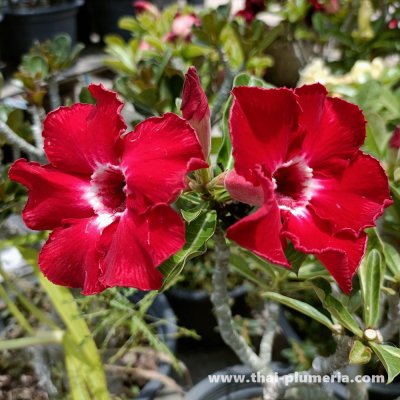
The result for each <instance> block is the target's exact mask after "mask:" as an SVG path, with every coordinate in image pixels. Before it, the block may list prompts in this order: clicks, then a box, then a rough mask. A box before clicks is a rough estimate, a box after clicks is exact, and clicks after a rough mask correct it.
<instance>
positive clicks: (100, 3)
mask: <svg viewBox="0 0 400 400" xmlns="http://www.w3.org/2000/svg"><path fill="white" fill-rule="evenodd" d="M132 4H133V1H132V0H89V1H87V7H88V10H89V13H90V15H91V19H92V26H93V29H94V31H95V32H96V33H98V34H99V35H100V36H101V37H104V36H105V35H107V34H108V33H118V34H119V35H121V36H122V37H123V38H124V39H129V38H130V33H129V32H128V31H124V30H122V29H119V28H118V21H119V19H120V18H121V17H124V16H129V15H133V13H134V11H133V5H132Z"/></svg>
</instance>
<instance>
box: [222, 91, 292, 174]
mask: <svg viewBox="0 0 400 400" xmlns="http://www.w3.org/2000/svg"><path fill="white" fill-rule="evenodd" d="M232 94H233V105H232V108H231V113H230V117H229V126H230V133H231V138H232V145H233V156H234V158H235V169H236V171H237V172H238V173H239V174H240V175H243V176H245V177H246V178H247V179H251V180H252V181H255V180H256V178H255V177H254V175H253V173H252V172H251V170H252V169H253V168H254V166H255V165H265V166H266V167H267V169H268V172H269V173H272V172H273V171H274V170H275V169H276V167H277V166H278V165H279V164H281V163H283V162H284V161H286V155H287V152H288V148H289V146H290V142H291V141H292V140H293V139H294V138H295V137H297V131H298V129H297V119H298V114H299V106H298V104H297V101H296V96H295V95H294V94H293V92H292V91H291V90H289V89H262V88H258V87H236V88H234V89H233V90H232Z"/></svg>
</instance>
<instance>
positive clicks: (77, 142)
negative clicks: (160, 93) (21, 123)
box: [43, 84, 126, 174]
mask: <svg viewBox="0 0 400 400" xmlns="http://www.w3.org/2000/svg"><path fill="white" fill-rule="evenodd" d="M89 91H90V93H91V94H92V95H93V97H94V98H95V99H96V104H95V105H93V104H75V105H73V106H72V107H60V108H58V109H57V110H55V111H53V112H51V113H50V114H48V115H47V117H46V119H45V120H44V123H43V137H44V149H45V152H46V155H47V158H48V159H49V161H50V162H51V164H53V165H54V166H55V167H57V168H59V169H61V170H63V171H66V172H74V173H78V174H91V173H92V172H93V171H94V170H95V169H96V168H97V166H98V165H99V164H107V163H111V164H114V165H117V164H118V163H119V157H120V155H121V146H122V141H121V139H120V136H121V134H122V133H123V132H125V130H126V125H125V122H124V120H123V118H122V116H121V109H122V107H123V103H122V102H121V101H119V100H118V98H117V94H116V93H114V92H111V91H109V90H106V89H105V88H104V87H103V86H102V85H94V84H92V85H90V86H89Z"/></svg>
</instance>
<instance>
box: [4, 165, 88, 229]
mask: <svg viewBox="0 0 400 400" xmlns="http://www.w3.org/2000/svg"><path fill="white" fill-rule="evenodd" d="M9 177H10V179H11V180H14V181H17V182H19V183H21V184H23V185H24V186H26V187H27V188H28V190H29V200H28V202H27V204H26V206H25V209H24V211H23V212H22V216H23V219H24V221H25V223H26V225H27V226H28V227H29V228H31V229H36V230H45V229H54V228H56V227H58V226H60V225H61V224H62V221H63V219H66V218H85V217H90V216H91V215H93V210H92V207H91V206H90V204H89V202H88V201H87V200H86V199H85V193H86V192H87V191H88V190H89V186H90V183H89V177H84V176H77V175H70V174H66V173H64V172H61V171H58V170H57V169H55V168H54V167H52V166H51V165H44V166H42V165H40V164H39V163H37V162H28V161H26V160H24V159H20V160H17V161H16V162H15V163H14V164H13V165H12V167H11V168H10V172H9Z"/></svg>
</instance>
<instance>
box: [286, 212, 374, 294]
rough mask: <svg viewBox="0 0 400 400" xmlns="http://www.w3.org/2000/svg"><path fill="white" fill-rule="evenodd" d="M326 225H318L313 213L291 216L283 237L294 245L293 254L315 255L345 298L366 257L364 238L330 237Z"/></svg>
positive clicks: (365, 240) (343, 235) (319, 222)
mask: <svg viewBox="0 0 400 400" xmlns="http://www.w3.org/2000/svg"><path fill="white" fill-rule="evenodd" d="M330 229H331V227H330V225H329V223H328V222H326V221H321V220H319V219H318V218H317V217H315V216H314V215H313V214H312V212H309V211H304V213H303V214H302V215H298V216H294V215H290V216H289V218H288V220H287V221H286V223H285V226H284V232H283V235H284V236H286V237H287V238H288V239H290V240H291V241H292V242H293V245H294V247H295V249H296V250H299V251H301V252H303V253H306V254H314V255H315V256H316V257H317V258H319V260H320V261H321V262H322V263H323V264H324V265H325V267H326V268H327V270H328V271H329V272H330V274H331V275H332V276H333V278H334V279H335V280H336V282H337V283H338V284H339V286H340V288H341V289H342V290H343V291H344V292H345V293H346V294H347V293H350V292H351V289H352V278H353V276H354V274H355V273H356V271H357V268H358V266H359V265H360V262H361V259H362V257H363V256H364V254H365V247H366V243H367V235H366V234H365V233H361V234H360V236H359V237H357V238H354V237H352V236H351V235H348V234H346V233H341V234H337V235H335V236H334V235H333V234H332V233H331V231H330Z"/></svg>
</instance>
